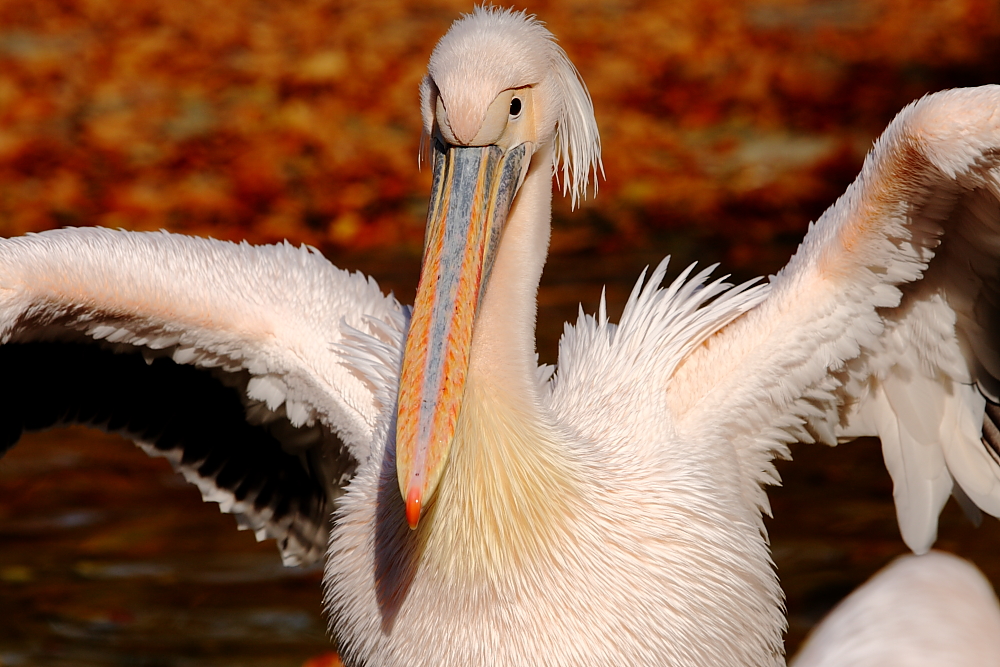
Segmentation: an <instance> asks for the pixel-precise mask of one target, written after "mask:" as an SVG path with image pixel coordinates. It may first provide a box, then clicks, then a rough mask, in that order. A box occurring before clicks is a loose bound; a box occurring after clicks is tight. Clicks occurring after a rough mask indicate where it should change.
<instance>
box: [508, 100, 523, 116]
mask: <svg viewBox="0 0 1000 667" xmlns="http://www.w3.org/2000/svg"><path fill="white" fill-rule="evenodd" d="M519 113H521V100H519V99H517V98H516V97H515V98H514V99H512V100H511V101H510V115H511V116H516V115H518V114H519Z"/></svg>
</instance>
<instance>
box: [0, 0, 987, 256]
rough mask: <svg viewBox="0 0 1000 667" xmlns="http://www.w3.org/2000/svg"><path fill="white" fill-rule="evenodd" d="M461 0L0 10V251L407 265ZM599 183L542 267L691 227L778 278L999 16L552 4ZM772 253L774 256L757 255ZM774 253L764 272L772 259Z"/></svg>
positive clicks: (549, 16)
mask: <svg viewBox="0 0 1000 667" xmlns="http://www.w3.org/2000/svg"><path fill="white" fill-rule="evenodd" d="M470 7H471V5H470V3H469V2H468V0H462V1H458V0H421V1H420V2H414V1H408V0H369V1H366V2H355V3H351V2H344V1H339V2H338V1H336V0H288V1H282V2H276V1H265V0H226V2H218V1H216V0H213V1H209V0H142V1H141V2H134V1H128V2H126V1H124V0H40V1H38V2H24V1H23V0H0V234H3V235H13V234H20V233H23V232H26V231H32V230H40V229H45V228H49V227H57V226H64V225H105V226H111V227H124V228H128V229H159V228H167V229H171V230H176V231H183V232H187V233H194V234H202V235H210V236H214V237H216V238H225V239H234V240H235V239H242V238H247V239H249V240H251V241H253V242H271V241H277V240H281V239H283V238H288V239H290V240H292V241H294V242H305V243H310V244H313V245H316V246H318V247H320V248H321V249H324V250H327V251H332V252H341V251H348V250H350V251H354V250H362V249H382V248H388V247H393V248H395V249H397V250H398V249H400V248H402V249H403V251H404V252H409V253H418V252H419V248H420V243H421V237H422V227H423V222H424V210H425V197H426V192H427V190H428V187H429V175H428V173H427V172H426V170H425V171H424V172H423V173H419V172H418V171H417V168H416V155H417V146H418V141H419V133H420V119H419V113H418V97H417V85H418V82H419V80H420V78H421V76H422V75H423V72H424V67H425V63H426V60H427V57H428V55H429V53H430V50H431V48H432V47H433V44H434V43H435V41H436V40H437V39H438V38H439V37H440V36H441V35H442V34H443V32H444V31H445V30H446V29H447V27H448V26H449V24H450V23H451V21H452V20H453V19H454V18H455V17H456V16H457V15H458V14H459V13H460V12H464V11H468V10H469V9H470ZM528 9H529V11H531V12H534V13H537V14H538V16H539V17H540V18H542V19H543V20H544V21H546V22H547V24H548V25H549V27H550V29H551V30H552V31H553V32H554V33H555V34H556V35H557V36H558V37H559V39H560V41H561V43H562V45H563V46H564V47H565V48H566V50H567V51H568V52H569V54H570V57H571V59H572V60H573V61H574V62H575V63H576V65H577V66H578V68H579V69H580V71H581V73H582V75H583V77H584V79H585V80H586V82H587V84H588V85H589V87H590V90H591V92H592V94H593V97H594V103H595V107H596V109H597V116H598V121H599V124H600V127H601V129H602V135H603V140H604V145H605V151H604V165H605V169H606V172H607V180H606V182H602V183H601V186H600V196H599V197H597V198H596V199H593V198H592V199H591V200H589V201H588V202H586V204H585V206H584V211H583V212H582V213H577V214H574V215H573V216H572V217H570V216H569V207H568V205H567V204H566V203H565V202H559V204H558V209H557V216H556V229H555V234H554V238H553V248H554V250H555V251H556V252H572V251H578V250H596V251H614V250H618V249H622V248H628V247H635V246H637V245H641V244H644V243H647V242H648V241H649V240H650V239H651V238H654V237H656V236H657V235H660V234H664V233H673V230H677V229H686V230H689V231H691V233H694V234H697V235H701V236H702V237H703V238H707V239H710V240H714V241H715V242H717V243H718V244H721V246H722V248H723V250H722V254H721V256H720V259H723V260H724V261H726V262H727V264H728V268H730V269H735V270H737V271H739V270H740V269H741V268H742V267H752V266H753V265H755V264H760V263H761V261H762V260H763V265H762V266H761V268H765V269H768V270H769V269H771V268H774V266H777V265H780V263H781V260H783V259H784V257H786V256H787V251H786V249H785V248H787V246H788V245H789V244H793V243H794V241H795V240H797V238H798V237H799V235H800V234H801V231H802V230H803V228H804V223H805V222H806V221H807V220H809V219H812V218H815V217H816V216H817V215H818V214H819V213H820V212H821V211H822V210H823V208H825V207H826V206H827V205H828V204H829V203H830V202H832V200H833V199H834V198H835V197H836V196H837V195H838V194H839V193H840V192H842V191H843V187H844V186H845V184H846V183H847V182H849V180H850V179H852V178H853V176H854V174H855V173H856V172H857V169H858V166H859V165H860V160H861V158H862V157H863V155H864V153H865V151H866V150H867V149H868V148H869V147H870V145H871V141H872V140H873V138H874V137H875V136H876V135H877V134H878V132H879V131H880V130H881V128H882V127H884V125H885V124H886V122H887V121H888V120H889V119H891V117H892V116H893V114H894V113H895V112H896V111H898V110H899V109H900V108H901V107H902V106H903V105H904V104H906V103H907V102H909V101H911V100H912V99H914V98H916V97H918V96H920V95H922V94H924V93H926V92H928V91H932V90H937V89H940V88H944V87H950V86H955V85H972V84H978V83H985V82H989V81H1000V65H998V63H1000V3H997V2H996V1H995V0H746V1H743V2H733V1H731V0H673V1H671V2H642V1H620V2H614V1H605V2H594V1H592V0H543V1H540V2H535V3H532V4H531V6H530V7H528ZM776 241H777V242H778V243H779V245H782V242H784V245H783V246H782V249H781V250H780V251H773V250H769V249H770V248H773V247H774V245H773V244H774V243H775V242H776ZM768 253H777V254H778V255H781V257H775V259H774V261H770V262H769V261H767V258H768Z"/></svg>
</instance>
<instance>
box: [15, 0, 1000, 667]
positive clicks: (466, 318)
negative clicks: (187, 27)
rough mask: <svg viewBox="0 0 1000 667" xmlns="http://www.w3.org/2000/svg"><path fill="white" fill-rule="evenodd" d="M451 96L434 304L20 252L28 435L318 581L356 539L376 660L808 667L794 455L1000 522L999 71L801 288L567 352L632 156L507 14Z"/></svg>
mask: <svg viewBox="0 0 1000 667" xmlns="http://www.w3.org/2000/svg"><path fill="white" fill-rule="evenodd" d="M420 93H421V110H422V116H423V127H424V146H425V152H426V157H427V159H428V162H429V164H430V167H431V170H432V173H433V185H432V192H431V196H430V203H429V206H428V222H427V231H426V237H425V246H424V257H423V263H422V267H421V276H420V283H419V287H418V290H417V295H416V299H415V303H414V305H413V308H412V310H411V309H409V308H406V307H403V306H402V305H400V304H399V303H398V302H397V301H396V300H395V299H394V298H393V297H392V296H385V295H383V294H382V293H381V292H380V291H379V289H378V287H377V285H376V284H375V282H374V281H372V280H371V279H368V278H365V277H364V276H361V275H357V274H354V275H352V274H349V273H347V272H345V271H342V270H340V269H337V268H335V267H333V266H332V265H330V264H329V263H328V262H327V261H326V260H325V259H324V258H323V257H322V256H321V255H320V254H319V253H318V252H317V251H315V250H313V249H310V248H295V247H292V246H291V245H288V244H287V243H286V244H282V245H276V246H264V247H252V246H250V245H247V244H240V245H235V244H230V243H223V242H218V241H212V240H205V239H196V238H188V237H183V236H178V235H171V234H167V233H128V232H122V231H110V230H106V229H65V230H58V231H51V232H45V233H41V234H37V235H29V236H26V237H21V238H13V239H9V240H6V241H4V242H3V243H2V244H0V341H2V343H3V346H2V347H0V353H2V354H3V360H2V363H3V366H4V368H5V372H6V376H7V378H8V382H7V385H8V388H9V395H8V397H7V401H5V402H4V408H5V409H6V411H5V414H4V421H3V423H4V425H5V427H4V433H5V434H6V436H7V437H6V438H5V440H4V443H3V445H0V447H9V446H10V445H12V444H13V443H14V442H15V441H16V439H17V437H18V435H19V433H20V432H21V430H22V429H23V428H28V429H33V428H42V427H46V426H50V425H52V424H57V423H64V422H85V423H90V424H94V425H97V426H99V427H103V428H105V429H108V430H111V431H119V432H123V433H125V434H126V435H128V436H130V437H132V438H134V439H135V440H137V441H138V443H139V444H140V446H141V447H143V448H144V449H145V450H146V451H147V452H149V453H151V454H158V455H163V456H166V457H168V458H169V459H170V460H171V461H172V462H173V464H174V465H175V466H176V468H177V469H178V470H179V471H180V472H181V473H182V474H183V475H184V476H185V477H186V478H187V479H188V480H190V481H191V482H193V483H194V484H197V485H198V486H199V488H200V489H201V492H202V494H203V496H204V498H205V499H206V500H211V501H216V502H218V503H219V504H220V506H221V508H222V509H223V511H227V512H231V513H234V514H235V515H236V517H237V520H238V521H239V522H240V524H241V525H242V526H243V527H246V528H249V529H251V530H253V531H255V533H256V535H257V536H258V538H267V537H273V538H275V539H276V540H277V541H278V545H279V548H280V550H281V553H282V555H283V558H284V560H285V562H286V563H288V564H302V563H309V562H314V561H316V560H317V559H319V558H321V557H323V556H324V555H325V557H326V569H325V577H324V581H325V596H324V600H325V604H326V608H327V610H328V613H329V617H330V629H331V632H332V634H333V635H334V636H335V638H336V640H337V642H338V647H339V650H340V651H341V653H342V655H343V658H344V661H345V663H346V664H348V665H381V666H387V667H394V666H402V665H406V666H407V667H413V666H416V665H435V666H449V665H456V666H457V665H462V666H466V665H498V666H500V665H526V664H532V665H578V664H609V665H706V666H707V665H713V666H717V665H743V666H747V665H780V664H783V662H784V656H783V647H782V632H783V629H784V614H783V610H782V595H781V589H780V587H779V583H778V579H777V576H776V573H775V571H774V568H773V567H772V564H771V559H770V553H769V549H768V543H767V538H766V532H765V528H764V524H763V520H762V514H763V513H766V512H768V511H769V509H768V502H767V497H766V495H765V492H764V485H767V484H773V483H776V482H777V481H778V478H777V473H776V471H775V469H774V467H773V464H772V460H773V459H774V457H776V456H779V457H780V456H788V448H787V447H788V444H789V443H791V442H795V441H806V442H822V443H826V444H829V445H833V444H836V443H837V442H839V441H843V440H848V439H851V438H855V437H859V436H862V435H878V436H880V437H881V438H882V443H883V448H884V452H885V460H886V464H887V465H888V467H889V470H890V471H891V473H892V475H893V478H894V480H895V492H894V493H895V500H896V504H897V508H898V514H899V523H900V527H901V529H902V534H903V537H904V539H905V540H906V542H907V544H908V545H909V546H910V547H911V548H912V549H913V550H915V551H918V552H922V551H926V550H927V549H928V548H929V547H930V545H931V544H932V543H933V541H934V539H935V534H936V522H937V515H938V512H939V510H940V509H941V506H942V504H943V503H944V502H945V500H946V499H947V498H948V496H949V495H950V494H952V493H954V494H956V495H958V496H959V497H960V498H961V499H962V500H963V502H966V504H967V505H968V506H969V507H970V508H974V507H978V508H982V509H983V510H985V511H986V512H988V513H990V514H993V515H998V514H1000V465H998V455H997V443H998V442H1000V432H998V431H997V427H996V424H997V423H998V412H997V410H998V408H997V406H996V400H997V389H998V385H997V380H996V378H998V377H1000V359H998V357H997V351H996V347H995V345H994V341H995V340H997V339H996V336H995V333H996V332H995V326H996V322H997V319H996V316H995V315H996V310H995V309H994V304H997V303H1000V301H998V300H997V293H996V290H997V285H998V275H997V269H996V268H995V267H996V266H997V262H996V261H995V257H996V255H997V254H998V253H1000V241H998V239H1000V234H998V231H1000V230H998V227H1000V167H998V165H1000V111H998V110H1000V87H996V86H994V87H984V88H979V89H971V90H956V91H950V92H945V93H940V94H937V95H933V96H929V97H927V98H925V99H923V100H921V101H919V102H917V103H915V104H913V105H911V106H909V107H907V108H906V109H904V110H903V111H902V112H901V113H900V115H899V116H898V117H897V118H896V120H895V121H893V123H892V124H891V125H890V126H889V128H888V129H887V130H886V132H885V134H884V135H883V136H882V138H881V139H880V140H879V141H878V143H877V144H876V146H875V147H874V149H873V151H872V152H871V154H870V155H869V156H868V159H867V160H866V162H865V165H864V167H863V169H862V172H861V175H860V176H859V177H858V179H857V180H856V181H855V182H854V184H853V185H851V186H850V187H849V189H848V190H847V192H846V193H845V194H844V195H843V196H842V197H841V198H840V199H839V200H838V201H837V202H836V203H835V204H834V205H833V206H832V207H831V208H830V209H829V210H828V211H827V212H826V213H825V214H824V215H823V216H822V217H821V218H820V219H819V220H818V221H817V222H816V223H815V224H813V225H812V226H811V227H810V229H809V232H808V234H807V235H806V238H805V240H804V241H803V243H802V245H801V247H800V248H799V250H798V251H797V253H796V254H795V256H794V257H793V258H792V259H791V261H790V262H789V264H788V265H787V266H786V267H785V268H784V269H783V270H782V271H781V272H780V273H778V274H777V275H776V276H773V277H771V278H770V279H769V280H768V281H767V282H764V283H746V284H742V285H736V286H732V285H729V284H728V283H726V282H725V278H712V277H711V269H707V270H702V271H699V272H696V271H695V270H694V269H693V268H689V269H688V270H686V271H684V272H682V273H681V275H680V277H679V278H677V279H676V280H674V281H673V282H672V283H671V284H669V285H667V286H663V285H662V284H661V283H662V282H663V280H664V275H665V272H666V263H665V262H664V263H663V264H661V265H660V266H658V267H657V268H656V269H655V270H653V271H652V272H651V273H650V275H649V277H648V280H647V279H645V278H640V280H639V282H638V283H637V284H636V287H635V289H634V291H633V292H632V294H631V297H630V298H629V300H628V303H627V305H626V307H625V310H624V313H623V315H622V317H621V320H620V321H619V322H618V323H617V324H615V323H611V322H610V321H609V319H608V317H607V314H606V312H605V307H604V305H603V304H602V305H601V307H600V309H599V311H598V313H597V314H596V315H594V316H590V315H581V316H580V318H579V320H578V321H577V323H576V325H575V326H567V327H566V330H565V333H564V335H563V337H562V340H561V342H560V348H559V361H558V366H557V367H556V368H551V367H545V366H543V367H539V365H538V364H537V360H536V355H535V317H536V310H537V306H536V298H535V297H536V290H537V287H538V283H539V277H540V276H541V273H542V267H543V265H544V263H545V258H546V253H547V244H548V239H549V230H550V219H551V198H552V189H553V187H552V178H553V174H555V175H556V177H557V178H558V182H559V184H560V185H561V188H562V190H563V192H564V193H567V194H568V195H569V196H570V197H571V198H572V199H573V200H577V199H579V198H581V197H583V196H585V194H586V193H587V191H588V184H589V183H590V182H591V179H594V178H596V175H597V173H598V172H599V171H600V169H601V163H600V142H599V138H598V133H597V127H596V122H595V120H594V113H593V108H592V104H591V100H590V97H589V95H588V93H587V90H586V88H585V86H584V84H583V82H582V80H581V78H580V77H579V75H578V73H577V71H576V69H575V68H574V66H573V65H572V63H571V62H570V61H569V59H568V58H567V56H566V54H565V53H564V51H563V50H562V49H561V48H560V47H559V46H558V45H557V44H556V42H555V39H554V38H553V36H552V35H551V34H550V33H549V32H548V30H547V29H546V28H545V27H544V26H543V25H542V24H541V23H540V22H539V21H537V20H535V19H534V18H533V17H530V16H527V15H525V14H524V13H523V12H521V13H518V12H512V11H506V10H500V9H492V8H477V9H475V10H474V11H473V12H472V13H471V14H470V15H468V16H465V17H463V18H462V19H460V20H459V21H457V22H456V23H455V24H454V25H453V26H452V28H451V29H450V30H449V32H448V33H447V34H446V35H445V36H444V37H443V38H442V39H441V41H440V42H439V43H438V45H437V46H436V48H435V49H434V51H433V53H432V55H431V58H430V63H429V66H428V70H427V75H426V77H425V78H424V80H423V83H422V84H421V88H420ZM53 377H57V378H60V379H59V380H58V381H57V382H55V383H53V380H52V378H53ZM13 378H17V380H16V381H14V380H13ZM39 382H40V384H39ZM32 385H35V386H32ZM53 385H54V388H52V387H53ZM53 393H54V394H55V395H52V394H53Z"/></svg>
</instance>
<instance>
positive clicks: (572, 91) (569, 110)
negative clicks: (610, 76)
mask: <svg viewBox="0 0 1000 667" xmlns="http://www.w3.org/2000/svg"><path fill="white" fill-rule="evenodd" d="M529 86H530V87H533V88H534V89H535V90H536V91H537V93H538V94H539V95H540V96H542V99H543V100H544V101H545V103H544V104H540V105H538V106H537V108H538V109H540V111H541V114H542V117H541V118H538V119H536V126H537V128H538V130H539V132H540V134H539V136H538V143H539V144H541V145H544V144H547V143H552V144H553V148H554V157H555V161H554V171H555V174H556V177H557V178H558V179H559V180H560V181H561V184H562V191H563V194H564V195H565V194H568V195H569V196H570V198H571V200H572V202H573V206H576V205H577V204H578V202H579V200H580V198H581V197H583V198H585V197H586V193H587V187H588V184H589V182H590V178H591V174H593V176H594V190H595V193H596V190H597V174H598V172H601V173H602V174H603V170H604V168H603V165H602V164H601V139H600V135H599V134H598V131H597V121H596V119H595V118H594V105H593V103H592V102H591V99H590V93H589V92H587V87H586V85H585V84H584V83H583V79H581V78H580V74H579V72H577V70H576V67H575V66H574V65H573V63H572V62H570V60H569V57H568V56H567V55H566V52H565V51H563V49H562V47H560V46H559V45H558V44H557V43H556V40H555V37H554V36H553V35H552V33H551V32H549V31H548V29H546V28H545V25H544V24H543V23H542V22H541V21H539V20H538V19H536V18H535V17H534V16H531V15H528V14H526V13H525V12H523V11H520V12H515V11H512V10H509V9H499V8H495V7H482V6H479V7H476V8H475V9H474V10H473V11H472V13H471V14H466V15H465V16H463V17H462V18H461V19H460V20H458V21H456V22H455V23H454V24H453V25H452V27H451V29H450V30H449V31H448V33H447V34H445V36H444V37H442V38H441V41H439V42H438V44H437V46H436V47H435V48H434V52H433V53H432V54H431V59H430V63H429V65H428V67H427V75H426V76H425V77H424V80H423V82H422V83H421V85H420V101H421V110H422V114H423V125H424V127H423V134H424V136H423V137H422V141H421V143H422V144H423V145H424V146H425V147H426V146H427V145H428V141H429V139H430V138H431V137H433V136H434V132H435V125H436V123H437V122H438V119H437V118H436V114H435V106H436V102H437V101H438V99H439V98H440V99H441V100H442V101H443V102H444V106H445V107H446V108H447V109H448V123H449V124H450V126H451V128H452V129H453V130H454V131H455V132H456V133H457V134H458V135H462V136H469V137H471V136H474V135H475V134H476V130H477V129H478V128H479V126H480V125H481V124H482V122H483V119H484V117H485V115H486V112H487V109H488V108H489V106H490V104H491V103H492V102H493V100H494V99H496V97H497V95H498V94H500V93H501V92H503V91H505V90H511V89H518V88H525V87H529Z"/></svg>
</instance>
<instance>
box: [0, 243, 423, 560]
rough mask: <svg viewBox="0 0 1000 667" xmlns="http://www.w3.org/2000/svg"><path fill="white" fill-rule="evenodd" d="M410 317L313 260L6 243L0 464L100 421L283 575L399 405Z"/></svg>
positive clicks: (260, 252) (319, 540)
mask: <svg viewBox="0 0 1000 667" xmlns="http://www.w3.org/2000/svg"><path fill="white" fill-rule="evenodd" d="M406 319H407V314H406V311H405V310H404V309H402V308H401V307H400V306H399V304H398V303H397V302H396V300H395V299H394V298H393V297H392V296H391V295H390V296H388V297H387V296H384V295H383V294H382V293H381V292H380V291H379V289H378V286H377V285H376V284H375V282H374V281H373V280H371V279H367V278H365V277H364V276H362V275H360V274H354V275H352V274H349V273H347V272H346V271H342V270H340V269H337V268H336V267H334V266H333V265H332V264H330V263H329V262H328V261H327V260H325V259H324V258H323V257H322V256H321V255H320V254H319V253H318V252H317V251H315V250H314V249H310V248H294V247H292V246H290V245H288V244H287V243H286V244H281V245H276V246H258V247H255V246H250V245H248V244H245V243H243V244H238V245H237V244H233V243H227V242H220V241H214V240H207V239H199V238H191V237H185V236H179V235H172V234H167V233H165V232H161V233H132V232H123V231H111V230H106V229H94V228H86V229H65V230H57V231H51V232H44V233H41V234H34V235H29V236H25V237H19V238H12V239H3V240H0V343H2V347H0V369H2V372H3V374H4V379H5V382H4V390H3V391H4V395H3V399H2V402H0V453H2V452H3V451H5V450H6V449H7V448H9V447H10V446H12V445H13V444H14V443H15V442H16V441H17V439H18V438H19V437H20V434H21V431H22V430H23V429H29V430H30V429H40V428H47V427H49V426H52V425H55V424H60V423H72V422H79V423H87V424H92V425H95V426H98V427H101V428H104V429H107V430H110V431H117V432H121V433H124V434H125V435H127V436H129V437H131V438H133V439H134V440H136V441H137V443H138V444H139V445H140V446H141V447H143V449H145V450H146V451H147V452H149V453H150V454H156V455H162V456H166V457H168V458H169V459H170V460H171V462H172V463H173V464H174V466H175V467H176V468H177V469H178V470H179V471H180V472H182V473H183V474H184V476H185V477H186V478H187V479H188V480H189V481H191V482H193V483H195V484H197V485H198V487H199V488H200V490H201V492H202V495H203V497H204V498H205V499H206V500H212V501H215V502H218V503H220V506H221V508H222V510H223V511H227V512H231V513H234V514H236V517H237V520H238V522H239V524H240V526H241V527H242V528H250V529H252V530H254V531H255V533H256V534H257V537H258V539H264V538H266V537H273V538H276V539H277V540H278V542H279V548H280V549H281V551H282V556H283V559H284V560H285V563H286V564H290V565H291V564H305V563H309V562H312V561H315V560H317V559H318V558H319V557H320V556H321V555H322V554H323V553H325V549H326V542H327V535H328V530H329V526H328V523H329V517H330V513H331V511H332V503H333V501H334V499H335V498H336V496H337V495H338V494H339V489H340V487H341V486H343V485H344V484H345V483H346V482H347V480H349V479H350V477H351V475H352V474H353V471H354V468H355V467H356V465H357V464H358V463H359V462H361V461H364V460H365V459H366V458H367V457H368V455H369V453H370V451H371V448H372V447H373V437H374V435H373V434H374V430H375V426H376V423H377V420H378V419H379V416H380V414H381V413H382V412H383V411H384V409H386V405H387V403H390V402H391V398H390V397H389V396H388V392H389V391H391V389H390V387H391V386H393V383H392V382H391V381H390V378H392V377H393V374H394V373H395V372H396V365H397V363H398V362H397V361H396V358H397V357H398V350H399V348H400V346H401V340H402V336H403V331H404V330H405V327H406Z"/></svg>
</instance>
